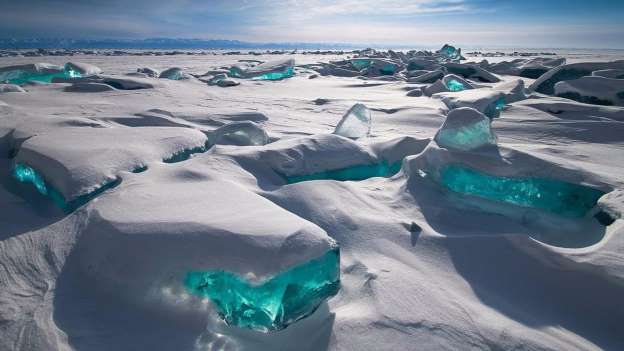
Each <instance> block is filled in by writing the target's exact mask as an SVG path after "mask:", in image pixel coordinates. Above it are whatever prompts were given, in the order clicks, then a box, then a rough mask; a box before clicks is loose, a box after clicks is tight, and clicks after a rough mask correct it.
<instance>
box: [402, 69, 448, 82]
mask: <svg viewBox="0 0 624 351" xmlns="http://www.w3.org/2000/svg"><path fill="white" fill-rule="evenodd" d="M444 74H445V73H444V71H442V70H435V71H431V72H425V73H422V74H420V75H417V76H415V77H409V78H408V79H407V82H408V83H434V82H436V81H438V80H440V79H442V78H444Z"/></svg>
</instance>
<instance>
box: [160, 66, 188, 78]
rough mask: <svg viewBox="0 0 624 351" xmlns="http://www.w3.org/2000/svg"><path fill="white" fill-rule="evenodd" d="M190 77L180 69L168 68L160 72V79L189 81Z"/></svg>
mask: <svg viewBox="0 0 624 351" xmlns="http://www.w3.org/2000/svg"><path fill="white" fill-rule="evenodd" d="M188 77H189V76H188V74H186V73H185V72H184V71H183V70H182V68H180V67H171V68H168V69H166V70H164V71H162V72H160V75H159V76H158V78H166V79H171V80H181V79H188Z"/></svg>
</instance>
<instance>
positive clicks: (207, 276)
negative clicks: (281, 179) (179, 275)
mask: <svg viewBox="0 0 624 351" xmlns="http://www.w3.org/2000/svg"><path fill="white" fill-rule="evenodd" d="M184 285H185V286H186V288H187V289H188V290H189V291H190V292H191V293H193V294H196V295H200V296H206V297H208V298H209V299H210V300H211V301H212V303H213V304H214V305H215V307H216V308H217V310H218V312H219V315H220V316H221V318H223V320H224V321H225V322H226V323H227V324H229V325H235V326H238V327H243V328H249V329H255V330H260V331H265V332H266V331H272V330H280V329H284V328H286V327H287V326H288V325H290V324H292V323H294V322H296V321H297V320H299V319H301V318H304V317H307V316H309V315H310V314H312V313H313V312H314V311H315V310H316V309H317V308H318V306H319V305H320V304H321V303H322V302H323V301H325V300H326V299H328V298H329V297H331V296H334V295H336V293H337V292H338V290H339V289H340V251H339V249H338V248H334V249H332V250H330V251H328V252H327V253H326V254H324V255H323V256H321V257H319V258H317V259H314V260H311V261H309V262H306V263H304V264H301V265H299V266H296V267H294V268H291V269H290V270H287V271H285V272H282V273H280V274H278V275H276V276H274V277H272V278H270V279H268V280H265V281H264V282H262V283H260V284H251V283H249V282H247V281H246V280H244V279H243V278H241V277H239V276H238V275H236V274H232V273H229V272H224V271H204V272H189V273H188V274H187V275H186V278H185V280H184Z"/></svg>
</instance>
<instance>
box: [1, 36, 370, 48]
mask: <svg viewBox="0 0 624 351" xmlns="http://www.w3.org/2000/svg"><path fill="white" fill-rule="evenodd" d="M356 47H359V48H361V47H362V45H361V44H360V45H355V44H347V43H253V42H245V41H238V40H220V39H177V38H149V39H57V38H37V39H35V38H32V39H1V38H0V49H347V48H356Z"/></svg>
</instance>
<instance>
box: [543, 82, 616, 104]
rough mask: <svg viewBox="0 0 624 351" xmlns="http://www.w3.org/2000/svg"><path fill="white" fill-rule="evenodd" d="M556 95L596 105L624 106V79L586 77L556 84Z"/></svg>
mask: <svg viewBox="0 0 624 351" xmlns="http://www.w3.org/2000/svg"><path fill="white" fill-rule="evenodd" d="M555 95H556V96H560V97H565V98H568V99H571V100H576V101H579V102H583V103H586V104H594V105H607V106H610V105H616V106H624V79H614V78H605V77H600V76H586V77H582V78H579V79H574V80H567V81H561V82H558V83H557V84H555Z"/></svg>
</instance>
